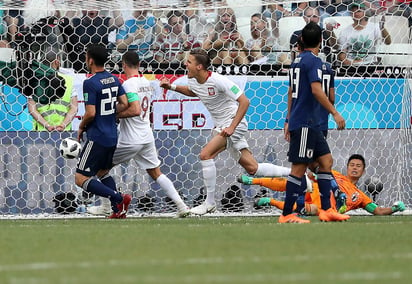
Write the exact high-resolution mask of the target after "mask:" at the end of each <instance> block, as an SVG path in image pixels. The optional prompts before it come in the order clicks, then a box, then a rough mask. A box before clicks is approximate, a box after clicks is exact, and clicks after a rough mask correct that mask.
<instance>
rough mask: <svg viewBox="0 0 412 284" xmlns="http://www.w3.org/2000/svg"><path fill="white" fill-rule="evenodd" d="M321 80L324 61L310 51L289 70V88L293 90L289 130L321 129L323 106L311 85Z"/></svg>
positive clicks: (300, 56)
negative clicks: (321, 109) (314, 94)
mask: <svg viewBox="0 0 412 284" xmlns="http://www.w3.org/2000/svg"><path fill="white" fill-rule="evenodd" d="M321 80H322V60H321V59H320V58H319V57H317V56H316V55H314V54H313V53H312V52H310V51H304V52H302V53H301V54H300V55H299V57H297V58H296V59H295V60H294V61H293V63H292V65H291V68H290V70H289V86H290V87H291V88H292V105H291V109H290V114H289V130H295V129H299V128H302V127H310V128H316V129H319V127H320V115H321V111H320V108H321V105H320V103H319V102H318V101H317V100H316V99H315V97H314V96H313V94H312V88H311V83H313V82H321Z"/></svg>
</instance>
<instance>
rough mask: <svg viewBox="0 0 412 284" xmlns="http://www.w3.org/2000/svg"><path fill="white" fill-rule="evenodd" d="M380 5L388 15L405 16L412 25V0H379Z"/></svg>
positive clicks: (410, 25)
mask: <svg viewBox="0 0 412 284" xmlns="http://www.w3.org/2000/svg"><path fill="white" fill-rule="evenodd" d="M379 4H380V7H381V8H382V9H383V10H384V11H385V14H387V15H395V16H404V17H405V18H407V19H408V22H409V27H412V15H411V14H412V13H411V12H412V0H385V1H379Z"/></svg>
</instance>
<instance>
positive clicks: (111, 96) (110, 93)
mask: <svg viewBox="0 0 412 284" xmlns="http://www.w3.org/2000/svg"><path fill="white" fill-rule="evenodd" d="M118 91H119V87H117V86H116V87H111V88H105V89H103V90H102V94H103V95H107V98H105V99H102V103H101V106H100V114H101V115H111V114H113V113H115V112H116V100H117V92H118Z"/></svg>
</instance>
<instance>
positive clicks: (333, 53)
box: [0, 0, 412, 72]
mask: <svg viewBox="0 0 412 284" xmlns="http://www.w3.org/2000/svg"><path fill="white" fill-rule="evenodd" d="M216 1H217V2H220V4H221V5H223V6H226V8H217V7H218V5H212V6H210V5H208V2H211V1H195V0H190V1H185V3H186V2H187V6H186V7H185V8H184V9H179V10H170V9H168V10H154V11H149V10H133V1H118V5H119V6H118V7H119V9H117V10H113V11H109V10H104V9H101V7H102V5H103V4H104V3H103V2H102V1H98V0H89V1H87V7H88V9H87V10H81V11H71V10H70V9H68V8H67V7H66V6H65V4H64V3H65V1H62V0H20V1H17V0H16V1H14V2H16V3H17V2H21V7H22V9H21V10H10V9H4V10H0V13H1V16H2V19H3V21H2V25H1V26H0V48H13V49H16V50H29V51H30V52H31V53H32V54H33V56H34V57H37V58H38V59H40V60H41V59H42V58H43V57H44V55H45V54H47V53H48V52H49V51H50V50H54V51H55V52H58V53H59V54H60V55H61V61H62V64H63V66H64V67H66V68H73V69H74V70H75V71H76V72H87V71H86V70H85V65H84V62H85V47H86V46H87V45H88V44H90V43H103V44H105V45H106V46H107V47H108V48H109V49H110V50H111V51H112V52H111V58H112V60H113V61H116V60H117V59H119V58H120V57H121V55H122V54H123V53H124V52H125V51H126V50H135V51H136V52H137V53H138V54H139V57H140V59H141V60H142V62H144V63H148V64H150V63H176V64H183V63H184V60H185V57H186V54H187V52H188V51H189V50H191V49H193V48H199V47H200V48H203V49H205V50H207V51H208V52H209V54H210V56H211V57H212V59H213V60H212V63H213V64H265V63H266V64H285V65H288V64H290V63H291V60H293V59H294V58H295V57H296V56H297V52H298V50H297V42H298V40H299V36H300V30H301V29H302V28H303V26H304V24H305V23H308V22H316V23H318V24H319V25H320V26H321V27H322V29H323V42H322V47H321V50H322V53H321V54H322V56H324V59H325V61H328V62H329V63H331V64H334V65H335V66H336V65H356V64H380V59H379V57H378V56H376V48H377V47H378V46H380V45H391V44H396V43H397V37H396V36H395V35H393V34H391V32H390V29H389V28H388V25H389V23H387V21H386V19H387V18H388V17H390V16H398V17H399V18H401V19H404V21H400V22H399V27H397V29H401V28H400V26H401V25H403V26H402V27H403V28H405V30H406V31H407V32H406V33H403V32H402V35H401V36H402V37H403V38H404V40H402V43H408V44H410V28H411V26H412V18H411V9H412V0H391V1H373V0H358V1H348V0H326V1H305V2H295V3H287V4H286V3H285V4H273V5H258V6H256V7H255V9H251V8H250V7H247V8H245V9H243V10H242V11H241V16H238V15H237V13H239V11H240V10H239V7H236V8H233V9H232V8H227V7H230V3H226V1H225V0H220V1H219V0H216ZM216 1H215V2H216ZM212 2H213V1H212ZM228 2H229V1H228ZM0 3H2V1H0ZM128 5H129V6H128ZM103 6H104V5H103ZM0 9H1V7H0ZM245 10H247V11H245ZM249 10H250V12H249V13H248V11H249ZM239 14H240V13H239ZM245 15H246V16H245ZM288 19H293V20H294V21H290V22H288V21H287V20H288ZM342 19H345V20H346V25H344V24H343V22H341V20H342ZM348 19H349V20H350V22H348ZM282 23H284V24H283V25H282ZM289 23H291V24H289ZM390 25H391V26H392V25H394V24H393V22H391V23H390ZM284 26H287V27H288V29H285V28H284ZM245 27H246V28H245ZM282 38H286V40H282Z"/></svg>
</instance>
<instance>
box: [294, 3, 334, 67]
mask: <svg viewBox="0 0 412 284" xmlns="http://www.w3.org/2000/svg"><path fill="white" fill-rule="evenodd" d="M303 18H304V20H305V22H306V23H309V22H313V23H316V24H318V25H319V23H320V15H319V9H318V8H313V7H307V8H306V9H305V11H304V16H303ZM301 35H302V30H298V31H295V32H294V33H293V34H292V36H291V37H290V49H291V57H292V61H293V60H295V58H296V56H297V54H299V48H298V39H299V37H300V36H301ZM336 42H337V39H336V35H335V33H334V32H333V26H332V25H329V24H328V25H326V28H325V29H322V45H321V51H322V53H323V54H324V55H325V56H326V61H327V62H329V63H332V62H333V61H334V60H333V57H332V49H335V48H336V47H337V46H336Z"/></svg>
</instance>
